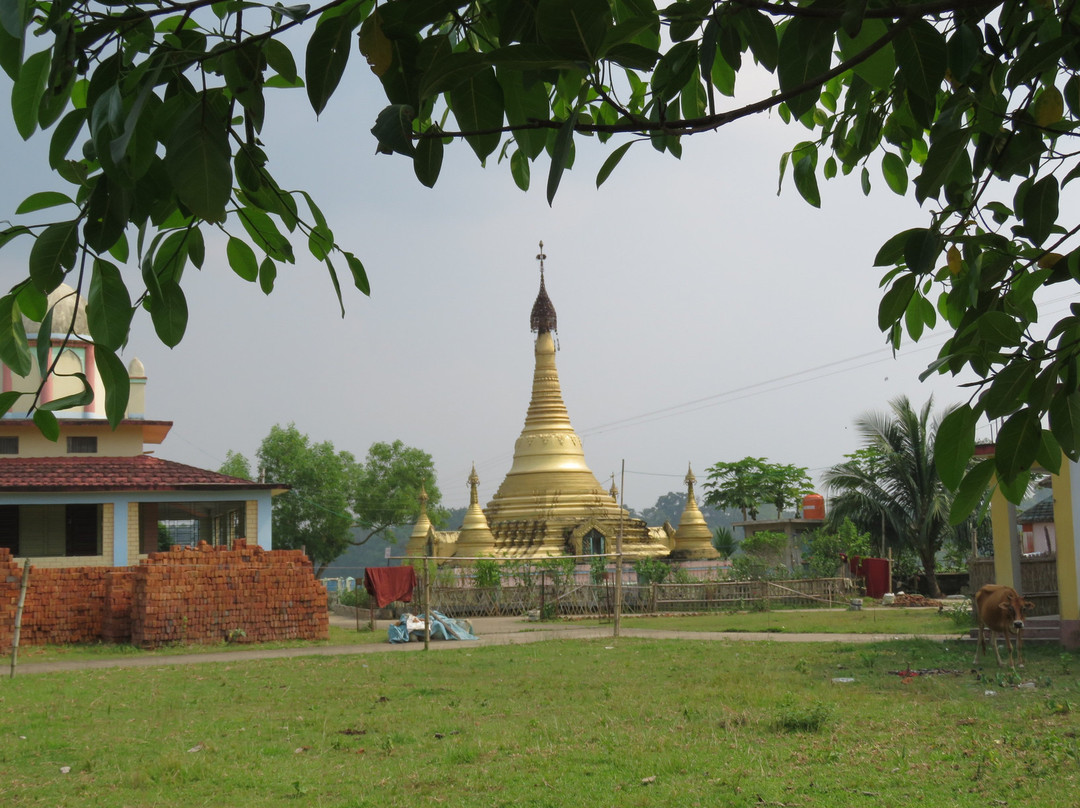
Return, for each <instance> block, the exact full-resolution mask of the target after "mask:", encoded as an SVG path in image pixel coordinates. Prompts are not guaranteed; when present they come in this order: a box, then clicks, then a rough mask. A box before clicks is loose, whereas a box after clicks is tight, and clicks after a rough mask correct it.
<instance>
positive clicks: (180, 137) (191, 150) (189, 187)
mask: <svg viewBox="0 0 1080 808" xmlns="http://www.w3.org/2000/svg"><path fill="white" fill-rule="evenodd" d="M211 106H212V105H211V104H210V103H209V102H207V101H205V100H204V101H203V102H202V103H199V102H196V103H194V104H192V106H191V109H190V110H189V111H188V113H187V114H186V115H185V116H183V117H182V118H181V119H180V120H179V121H178V122H177V124H176V128H175V130H174V131H173V133H172V135H171V136H170V137H169V139H168V142H167V143H166V146H165V168H166V170H167V171H168V173H169V178H170V179H171V180H172V183H173V186H174V187H175V189H176V195H177V196H178V197H179V198H180V201H181V202H183V203H184V205H185V206H187V208H188V210H190V211H191V212H192V213H194V214H195V215H196V216H198V217H199V218H201V219H205V220H207V221H210V222H223V221H225V206H226V204H228V201H229V197H230V195H231V193H232V168H231V166H230V165H229V156H230V151H229V143H228V129H227V127H226V125H225V122H224V120H222V119H219V118H218V117H217V116H216V115H215V114H213V113H212V111H211Z"/></svg>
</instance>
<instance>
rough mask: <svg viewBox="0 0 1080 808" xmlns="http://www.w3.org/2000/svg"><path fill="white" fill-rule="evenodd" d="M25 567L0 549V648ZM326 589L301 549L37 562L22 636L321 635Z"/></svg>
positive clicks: (51, 639) (56, 639)
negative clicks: (98, 562) (129, 562)
mask: <svg viewBox="0 0 1080 808" xmlns="http://www.w3.org/2000/svg"><path fill="white" fill-rule="evenodd" d="M21 580H22V565H21V564H20V563H19V562H18V561H16V560H15V559H14V558H12V557H11V554H10V552H9V551H8V550H6V549H0V647H10V646H11V640H12V637H13V634H14V630H15V610H16V606H17V604H18V599H19V586H20V583H21ZM328 632H329V615H328V612H327V606H326V588H325V587H324V586H323V585H322V583H321V582H319V581H318V580H316V578H315V575H314V571H313V569H312V565H311V561H310V559H308V558H307V556H305V555H304V554H303V552H301V551H300V550H263V549H262V548H261V547H258V546H253V547H249V546H248V545H247V543H246V542H244V541H243V540H242V539H238V540H237V541H236V542H235V543H234V545H233V546H232V547H231V548H225V547H210V546H209V545H207V544H205V543H202V544H200V545H199V547H197V548H190V547H177V548H174V549H172V550H170V551H168V552H164V553H151V554H150V555H149V556H148V557H147V558H146V559H144V560H143V561H142V562H140V564H139V565H138V566H137V567H71V568H66V569H45V568H37V567H33V566H31V569H30V582H29V586H28V588H27V592H26V602H25V604H24V606H23V617H22V629H21V632H20V644H21V645H22V644H25V645H44V644H47V643H52V644H64V643H86V642H96V641H104V642H131V643H133V644H135V645H139V646H142V647H147V648H152V647H156V646H159V645H167V644H171V643H192V644H212V643H218V642H222V641H223V640H228V641H232V642H267V641H271V640H292V639H303V640H322V639H326V637H327V635H328Z"/></svg>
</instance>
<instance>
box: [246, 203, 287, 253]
mask: <svg viewBox="0 0 1080 808" xmlns="http://www.w3.org/2000/svg"><path fill="white" fill-rule="evenodd" d="M237 216H238V217H239V219H240V224H241V225H243V227H244V229H245V230H246V231H247V233H248V235H249V236H251V239H252V241H254V242H255V245H256V246H257V247H259V248H260V249H261V250H262V251H263V252H265V253H266V254H267V255H269V256H270V257H271V258H276V259H277V260H279V261H286V262H288V263H290V264H291V263H293V261H294V260H295V258H294V256H293V249H292V242H290V241H289V239H287V238H286V237H285V236H284V235H282V233H281V231H280V230H278V228H277V225H276V224H274V220H273V219H271V218H270V217H269V216H268V215H267V214H266V213H264V212H263V211H261V210H259V209H258V208H253V207H250V206H249V207H243V208H241V209H240V210H239V211H237Z"/></svg>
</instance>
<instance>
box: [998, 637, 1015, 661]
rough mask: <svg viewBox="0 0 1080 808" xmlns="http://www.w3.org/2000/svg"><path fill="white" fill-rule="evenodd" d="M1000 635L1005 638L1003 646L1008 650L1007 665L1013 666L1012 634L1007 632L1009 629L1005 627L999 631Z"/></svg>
mask: <svg viewBox="0 0 1080 808" xmlns="http://www.w3.org/2000/svg"><path fill="white" fill-rule="evenodd" d="M1001 636H1002V637H1004V638H1005V648H1006V650H1008V652H1009V667H1010V668H1015V667H1016V663H1015V662H1013V644H1012V635H1010V634H1009V629H1008V628H1006V629H1005V630H1004V631H1003V632H1001Z"/></svg>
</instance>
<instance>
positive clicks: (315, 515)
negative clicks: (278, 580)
mask: <svg viewBox="0 0 1080 808" xmlns="http://www.w3.org/2000/svg"><path fill="white" fill-rule="evenodd" d="M257 457H258V459H259V466H260V468H261V469H262V472H263V474H264V475H265V478H266V480H267V481H268V482H274V483H284V484H285V485H288V486H289V487H290V488H289V491H288V492H287V493H285V494H281V495H280V496H277V497H274V504H273V516H272V519H273V529H274V547H275V548H291V549H301V548H304V549H305V550H306V552H307V554H308V556H309V557H310V558H311V561H312V563H313V564H314V565H315V570H316V573H315V574H316V576H321V575H322V573H323V571H324V570H325V569H326V565H327V564H329V563H330V562H331V561H333V560H334V559H335V558H337V557H338V556H340V555H341V554H342V552H344V551H345V548H347V547H348V546H349V544H350V543H351V542H352V535H351V532H350V530H349V529H350V527H351V526H352V524H353V515H352V513H350V511H349V498H348V495H349V490H350V486H351V483H352V480H353V478H354V477H355V474H356V471H355V466H356V460H355V459H354V458H353V456H352V455H351V454H350V453H349V452H338V451H336V450H335V449H334V446H333V444H332V443H330V442H329V441H323V442H322V443H312V442H311V440H310V439H309V438H308V436H307V435H304V434H302V433H301V432H300V431H299V430H298V429H297V428H296V425H295V424H289V425H288V426H287V427H282V426H280V425H275V426H273V427H272V428H271V429H270V434H268V435H267V436H266V437H265V438H264V439H263V441H262V443H261V444H260V445H259V449H258V452H257Z"/></svg>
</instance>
